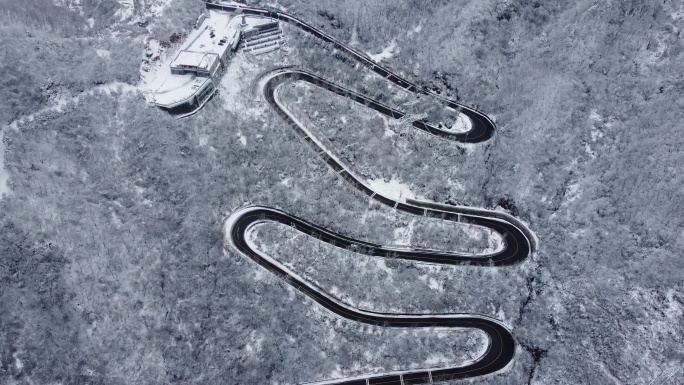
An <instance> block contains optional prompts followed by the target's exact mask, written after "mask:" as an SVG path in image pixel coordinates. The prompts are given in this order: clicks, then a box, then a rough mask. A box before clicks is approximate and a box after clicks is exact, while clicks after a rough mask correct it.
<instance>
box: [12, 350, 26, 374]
mask: <svg viewBox="0 0 684 385" xmlns="http://www.w3.org/2000/svg"><path fill="white" fill-rule="evenodd" d="M18 353H19V352H14V353H13V354H12V358H14V366H16V368H17V370H18V371H20V372H21V370H22V369H24V363H23V362H22V361H21V359H20V358H19V357H17V355H18Z"/></svg>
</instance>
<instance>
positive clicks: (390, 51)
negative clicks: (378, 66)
mask: <svg viewBox="0 0 684 385" xmlns="http://www.w3.org/2000/svg"><path fill="white" fill-rule="evenodd" d="M396 48H397V42H396V41H395V40H392V42H391V43H390V45H388V46H387V47H385V49H383V50H382V52H380V53H376V54H372V53H370V52H366V54H367V55H368V56H369V57H370V58H371V59H372V60H373V61H374V62H376V63H380V62H381V61H383V60H385V59H389V58H391V57H392V56H394V54H396V53H397V52H395V51H394V50H395V49H396Z"/></svg>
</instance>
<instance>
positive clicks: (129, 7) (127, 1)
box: [114, 0, 135, 20]
mask: <svg viewBox="0 0 684 385" xmlns="http://www.w3.org/2000/svg"><path fill="white" fill-rule="evenodd" d="M134 12H135V4H134V3H133V0H119V9H117V10H116V12H115V13H114V16H116V17H117V18H119V20H126V19H130V18H131V17H132V16H133V13H134Z"/></svg>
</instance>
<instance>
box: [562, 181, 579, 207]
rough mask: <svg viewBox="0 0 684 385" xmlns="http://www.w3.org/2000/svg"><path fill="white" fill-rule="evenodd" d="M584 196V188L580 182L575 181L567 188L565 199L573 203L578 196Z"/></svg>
mask: <svg viewBox="0 0 684 385" xmlns="http://www.w3.org/2000/svg"><path fill="white" fill-rule="evenodd" d="M581 196H582V188H581V186H580V184H579V182H577V181H575V182H573V183H571V184H569V185H568V186H567V187H566V189H565V200H566V201H567V202H568V203H572V202H574V201H575V200H577V198H579V197H581Z"/></svg>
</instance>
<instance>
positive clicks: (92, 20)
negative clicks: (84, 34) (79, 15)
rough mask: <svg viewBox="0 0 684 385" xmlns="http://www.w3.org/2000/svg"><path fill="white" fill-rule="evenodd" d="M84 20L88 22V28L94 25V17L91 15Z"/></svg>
mask: <svg viewBox="0 0 684 385" xmlns="http://www.w3.org/2000/svg"><path fill="white" fill-rule="evenodd" d="M86 22H87V23H88V27H89V28H93V27H94V26H95V19H93V18H92V17H89V18H88V19H87V20H86Z"/></svg>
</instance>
